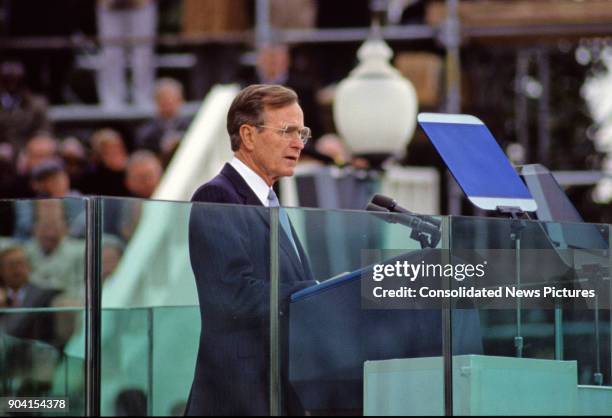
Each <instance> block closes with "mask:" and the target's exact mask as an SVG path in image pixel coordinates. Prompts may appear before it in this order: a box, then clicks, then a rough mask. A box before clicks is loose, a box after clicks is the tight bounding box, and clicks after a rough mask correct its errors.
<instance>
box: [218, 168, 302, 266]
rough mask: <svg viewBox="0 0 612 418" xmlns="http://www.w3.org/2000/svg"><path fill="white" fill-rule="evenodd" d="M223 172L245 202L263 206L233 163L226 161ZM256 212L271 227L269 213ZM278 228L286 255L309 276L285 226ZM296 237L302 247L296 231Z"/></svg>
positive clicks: (281, 246) (280, 243)
mask: <svg viewBox="0 0 612 418" xmlns="http://www.w3.org/2000/svg"><path fill="white" fill-rule="evenodd" d="M221 174H223V175H224V176H225V177H227V179H228V180H229V181H230V182H231V183H232V184H233V186H234V188H235V189H236V191H237V192H238V194H239V195H240V196H241V197H242V198H243V199H244V200H243V204H245V205H252V206H263V204H262V203H261V201H260V200H259V198H258V197H257V195H256V194H255V192H254V191H253V190H252V189H251V188H250V187H249V185H248V184H247V182H246V181H244V179H243V178H242V176H241V175H240V174H239V173H238V172H237V171H236V169H235V168H234V167H232V166H231V164H229V163H226V164H225V165H224V166H223V169H222V170H221ZM256 212H257V214H258V215H259V217H260V218H261V219H262V220H263V221H264V223H265V224H266V226H267V227H268V228H270V217H269V215H268V214H266V213H264V211H262V210H256ZM268 213H270V212H268ZM278 229H279V232H278V241H279V247H280V248H281V249H282V250H283V251H284V252H285V255H286V256H287V257H289V260H291V264H293V265H294V267H295V268H296V269H297V271H298V272H299V273H300V276H301V277H307V275H306V271H305V269H304V266H303V265H302V263H301V262H300V259H298V256H297V254H296V253H295V249H294V248H293V245H292V244H291V241H290V240H289V237H288V236H287V234H285V231H284V230H283V228H281V226H280V225H279V228H278ZM292 229H293V226H292ZM294 239H295V241H296V245H297V246H298V248H299V249H301V248H302V247H301V245H300V244H298V239H297V236H296V235H295V233H294ZM298 251H299V250H298ZM300 257H301V258H302V259H304V258H305V257H306V255H305V254H304V252H303V250H302V251H301V254H300Z"/></svg>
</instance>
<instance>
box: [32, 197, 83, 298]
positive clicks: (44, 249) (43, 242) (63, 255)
mask: <svg viewBox="0 0 612 418" xmlns="http://www.w3.org/2000/svg"><path fill="white" fill-rule="evenodd" d="M67 234H68V225H67V222H66V215H65V211H64V206H63V204H62V201H59V200H39V201H37V202H35V207H34V238H33V239H31V240H29V241H28V242H27V243H26V245H25V248H26V251H27V254H28V257H29V259H30V261H31V263H32V267H33V271H32V278H31V280H32V283H34V284H36V285H38V286H40V287H43V288H46V289H54V290H58V291H60V292H62V296H63V297H66V298H69V299H70V300H75V301H82V300H83V294H82V293H83V282H84V279H83V278H84V274H85V244H84V242H83V241H81V240H77V239H74V238H71V237H69V236H67Z"/></svg>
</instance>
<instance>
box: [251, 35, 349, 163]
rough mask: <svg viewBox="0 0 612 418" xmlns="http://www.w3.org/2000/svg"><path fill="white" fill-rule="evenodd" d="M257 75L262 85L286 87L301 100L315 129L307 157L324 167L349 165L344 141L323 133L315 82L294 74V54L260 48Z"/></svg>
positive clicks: (285, 49)
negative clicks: (292, 64) (333, 164)
mask: <svg viewBox="0 0 612 418" xmlns="http://www.w3.org/2000/svg"><path fill="white" fill-rule="evenodd" d="M256 72H257V78H258V80H259V82H260V83H262V84H280V85H284V86H287V87H289V88H290V89H292V90H294V91H295V92H296V93H297V95H298V96H299V98H300V106H301V107H302V109H304V115H306V116H305V117H306V118H307V119H306V121H305V122H306V124H307V125H308V126H310V127H311V129H312V136H313V139H312V140H311V141H309V142H308V144H306V147H305V148H304V152H303V155H304V157H306V159H307V158H311V159H315V160H318V161H321V162H324V163H331V162H335V163H337V164H343V163H345V162H346V161H347V159H348V154H347V151H346V148H345V146H344V144H343V143H342V141H341V140H340V138H338V137H337V136H336V135H334V134H330V133H324V132H323V124H322V122H321V116H320V112H321V111H320V108H319V105H318V102H317V99H316V85H315V82H314V80H312V79H311V78H309V77H306V76H305V75H303V74H301V73H298V72H297V71H294V70H292V67H291V54H290V51H289V48H288V47H287V45H283V44H276V45H267V46H264V47H262V48H260V49H259V51H258V53H257V67H256Z"/></svg>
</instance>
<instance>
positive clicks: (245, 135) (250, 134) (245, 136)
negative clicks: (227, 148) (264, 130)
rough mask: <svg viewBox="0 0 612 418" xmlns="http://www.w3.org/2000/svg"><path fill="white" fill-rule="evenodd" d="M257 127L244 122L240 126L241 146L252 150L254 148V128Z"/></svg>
mask: <svg viewBox="0 0 612 418" xmlns="http://www.w3.org/2000/svg"><path fill="white" fill-rule="evenodd" d="M256 129H257V128H256V127H254V126H251V125H247V124H244V125H242V126H240V131H239V132H240V139H241V140H242V144H241V146H242V147H244V149H245V150H247V151H253V149H254V148H255V130H256Z"/></svg>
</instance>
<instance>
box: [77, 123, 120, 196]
mask: <svg viewBox="0 0 612 418" xmlns="http://www.w3.org/2000/svg"><path fill="white" fill-rule="evenodd" d="M91 147H92V157H93V167H92V168H91V169H90V170H89V171H88V172H87V173H86V174H85V178H84V180H83V190H82V191H83V193H85V194H92V195H104V196H127V194H128V192H127V189H126V188H125V185H124V181H123V178H124V177H125V169H126V166H127V162H128V154H127V151H126V149H125V144H124V142H123V138H122V137H121V135H120V134H119V132H117V131H115V130H113V129H109V128H105V129H101V130H99V131H96V132H95V133H94V134H93V136H92V137H91Z"/></svg>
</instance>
